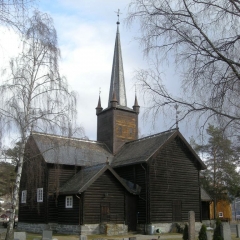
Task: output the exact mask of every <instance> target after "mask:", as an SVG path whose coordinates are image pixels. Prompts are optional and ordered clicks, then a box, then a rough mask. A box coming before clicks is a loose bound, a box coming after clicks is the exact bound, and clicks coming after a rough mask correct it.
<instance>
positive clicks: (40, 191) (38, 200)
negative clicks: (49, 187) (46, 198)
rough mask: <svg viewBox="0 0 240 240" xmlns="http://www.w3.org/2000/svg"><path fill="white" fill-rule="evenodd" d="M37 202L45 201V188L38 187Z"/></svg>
mask: <svg viewBox="0 0 240 240" xmlns="http://www.w3.org/2000/svg"><path fill="white" fill-rule="evenodd" d="M37 202H43V188H38V189H37Z"/></svg>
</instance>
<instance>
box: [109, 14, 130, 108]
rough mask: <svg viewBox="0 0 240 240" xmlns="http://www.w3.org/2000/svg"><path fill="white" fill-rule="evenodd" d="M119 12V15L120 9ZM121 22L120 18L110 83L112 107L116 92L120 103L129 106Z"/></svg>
mask: <svg viewBox="0 0 240 240" xmlns="http://www.w3.org/2000/svg"><path fill="white" fill-rule="evenodd" d="M117 13H118V17H119V10H118V12H117ZM119 24H120V22H119V19H118V21H117V34H116V40H115V48H114V55H113V65H112V76H111V84H110V91H109V100H108V106H109V107H111V100H112V96H113V93H114V92H115V94H116V99H117V102H118V104H119V105H121V106H125V107H126V106H127V97H126V90H125V80H124V72H123V61H122V51H121V43H120V33H119Z"/></svg>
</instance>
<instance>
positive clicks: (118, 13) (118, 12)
mask: <svg viewBox="0 0 240 240" xmlns="http://www.w3.org/2000/svg"><path fill="white" fill-rule="evenodd" d="M115 13H117V16H118V21H117V24H120V22H119V15H120V14H122V13H120V9H118V11H117V12H115Z"/></svg>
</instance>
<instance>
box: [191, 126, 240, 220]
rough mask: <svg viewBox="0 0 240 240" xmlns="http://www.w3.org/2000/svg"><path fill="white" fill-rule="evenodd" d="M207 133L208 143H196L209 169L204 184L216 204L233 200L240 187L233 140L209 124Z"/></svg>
mask: <svg viewBox="0 0 240 240" xmlns="http://www.w3.org/2000/svg"><path fill="white" fill-rule="evenodd" d="M207 134H208V136H209V138H208V142H207V144H203V145H198V144H196V143H195V149H196V150H197V151H199V152H201V153H202V156H203V159H205V164H206V165H207V170H205V171H204V172H203V173H202V174H203V178H202V179H201V181H202V186H203V187H204V189H205V190H206V191H207V192H208V193H209V194H210V195H211V196H212V197H213V199H214V202H215V206H216V203H217V201H218V200H220V199H226V200H230V201H231V197H233V198H234V197H236V196H237V195H238V192H239V187H240V176H239V173H238V171H237V164H238V157H237V152H236V151H235V150H234V148H233V146H232V142H231V141H230V140H229V139H228V138H227V137H226V136H225V135H224V132H223V131H222V129H220V128H217V127H214V126H213V125H209V126H208V128H207ZM215 212H216V211H215ZM215 217H216V214H215Z"/></svg>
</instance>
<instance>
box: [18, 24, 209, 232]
mask: <svg viewBox="0 0 240 240" xmlns="http://www.w3.org/2000/svg"><path fill="white" fill-rule="evenodd" d="M96 100H97V99H96ZM96 102H97V101H96ZM139 110H140V106H139V105H138V100H137V96H135V102H134V103H133V106H132V108H130V107H128V106H127V97H126V91H125V79H124V71H123V60H122V52H121V44H120V33H119V22H117V32H116V40H115V47H114V57H113V63H112V75H111V83H110V90H109V101H108V106H107V107H106V108H103V107H102V104H101V98H100V96H99V99H98V103H97V107H96V109H95V111H96V117H97V141H89V140H84V139H78V138H69V137H65V136H59V135H52V134H48V133H42V132H32V133H31V135H30V136H29V139H28V142H27V145H26V150H25V156H26V158H27V159H28V161H25V163H24V165H23V174H22V179H21V184H20V196H19V223H18V229H19V230H24V231H28V232H39V233H40V232H42V231H43V230H52V231H53V232H58V233H68V234H69V233H70V234H85V235H90V234H108V235H119V234H126V233H128V232H139V233H148V231H151V230H152V229H153V226H154V227H155V229H160V230H161V232H169V231H171V229H172V228H173V226H174V224H177V223H184V222H187V221H188V212H189V211H194V212H195V219H196V222H199V223H200V222H202V221H203V220H205V219H208V217H209V212H208V202H209V199H208V198H205V199H202V194H201V187H200V171H201V170H204V169H205V168H206V166H205V165H204V163H203V162H202V160H201V159H200V158H199V156H198V155H197V154H196V153H195V151H194V150H193V149H192V147H191V146H190V145H189V143H188V142H187V141H186V139H185V138H184V137H183V136H182V134H181V133H180V131H179V129H178V128H176V129H171V130H168V131H164V132H160V133H158V134H155V135H151V136H148V137H144V138H138V115H139ZM29 179H31V181H29ZM203 200H204V201H203Z"/></svg>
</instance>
